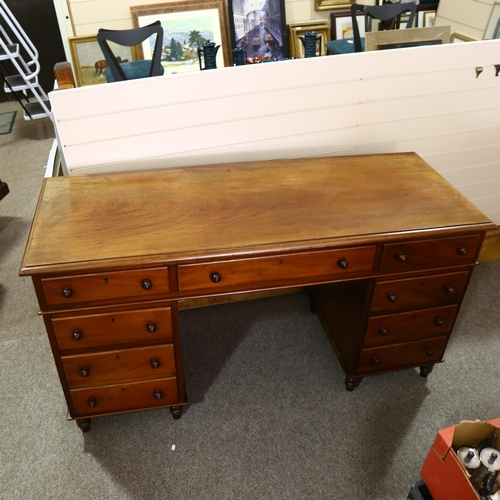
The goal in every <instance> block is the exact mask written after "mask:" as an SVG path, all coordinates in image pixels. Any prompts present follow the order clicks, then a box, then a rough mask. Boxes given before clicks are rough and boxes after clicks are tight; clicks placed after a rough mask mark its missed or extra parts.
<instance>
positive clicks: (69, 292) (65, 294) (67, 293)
mask: <svg viewBox="0 0 500 500" xmlns="http://www.w3.org/2000/svg"><path fill="white" fill-rule="evenodd" d="M61 295H62V296H63V297H64V298H65V299H69V298H70V297H71V296H72V295H73V290H72V289H71V288H70V287H69V286H65V287H64V288H63V289H62V291H61Z"/></svg>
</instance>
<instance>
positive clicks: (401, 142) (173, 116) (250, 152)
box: [50, 40, 500, 224]
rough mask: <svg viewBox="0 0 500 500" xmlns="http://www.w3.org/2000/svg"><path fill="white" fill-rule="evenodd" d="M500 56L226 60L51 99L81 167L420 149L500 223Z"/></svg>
mask: <svg viewBox="0 0 500 500" xmlns="http://www.w3.org/2000/svg"><path fill="white" fill-rule="evenodd" d="M496 64H500V41H497V40H495V41H485V42H476V43H462V44H448V45H442V46H427V47H417V48H408V49H403V50H401V49H399V50H385V51H377V52H366V53H359V54H349V55H341V56H329V57H318V58H310V59H301V60H292V61H282V62H273V63H264V64H258V65H249V66H242V67H231V68H222V69H217V70H209V71H202V72H196V73H188V74H184V75H172V76H169V77H156V78H149V79H142V80H134V81H128V82H118V83H112V84H107V85H97V86H93V87H83V88H79V89H70V90H64V91H56V92H53V93H52V94H51V95H50V98H51V102H52V109H53V112H54V117H55V119H56V128H57V135H58V138H59V141H60V146H61V151H62V156H63V160H64V162H65V165H66V168H67V172H68V173H69V174H71V175H73V174H92V173H97V172H114V171H123V170H131V169H142V168H160V167H161V168H165V167H178V166H186V165H197V164H210V163H220V162H233V161H247V160H266V159H273V158H295V157H308V156H324V155H354V154H364V153H386V152H401V151H415V152H416V153H418V154H419V155H420V156H422V157H423V158H424V159H425V160H426V161H427V162H428V163H429V164H431V165H432V166H433V167H434V168H435V169H436V170H437V171H438V172H440V173H441V174H442V175H443V176H444V177H445V178H446V179H448V180H449V181H450V182H451V183H452V184H453V185H455V186H456V187H457V188H458V189H459V190H460V191H461V192H462V193H463V194H464V195H465V196H466V197H468V198H469V199H470V200H471V201H472V202H474V203H475V204H476V205H477V206H478V207H479V208H480V209H481V210H483V211H484V212H485V213H486V214H487V215H489V216H490V217H491V218H492V219H493V220H494V221H495V222H496V223H497V224H499V223H500V76H496V73H497V70H496V68H495V65H496ZM480 68H481V69H480Z"/></svg>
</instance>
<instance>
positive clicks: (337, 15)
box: [330, 9, 365, 40]
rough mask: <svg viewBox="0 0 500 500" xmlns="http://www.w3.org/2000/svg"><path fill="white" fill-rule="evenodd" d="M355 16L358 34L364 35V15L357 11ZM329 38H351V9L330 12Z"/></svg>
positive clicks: (352, 35)
mask: <svg viewBox="0 0 500 500" xmlns="http://www.w3.org/2000/svg"><path fill="white" fill-rule="evenodd" d="M356 18H357V21H358V27H359V36H360V37H364V36H365V15H364V14H363V12H361V11H358V12H357V13H356ZM330 26H331V33H332V35H331V38H332V40H342V39H343V38H353V37H354V34H353V28H352V17H351V10H350V9H344V10H338V11H335V12H332V13H331V14H330Z"/></svg>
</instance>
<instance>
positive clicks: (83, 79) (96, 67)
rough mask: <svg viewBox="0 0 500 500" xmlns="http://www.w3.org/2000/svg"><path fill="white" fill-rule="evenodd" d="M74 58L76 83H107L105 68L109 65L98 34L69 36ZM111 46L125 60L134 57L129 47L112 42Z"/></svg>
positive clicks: (79, 85) (81, 85)
mask: <svg viewBox="0 0 500 500" xmlns="http://www.w3.org/2000/svg"><path fill="white" fill-rule="evenodd" d="M68 41H69V46H70V49H71V58H72V59H73V72H74V74H75V80H76V85H77V86H78V87H83V86H85V85H97V84H99V83H106V78H104V75H103V70H104V69H105V68H106V67H107V66H108V63H107V62H106V59H104V54H103V53H102V50H101V47H99V43H98V42H97V35H89V36H74V37H70V38H68ZM110 47H111V49H112V50H113V51H114V53H115V54H116V55H117V56H119V57H121V59H122V61H123V62H127V61H131V60H133V59H134V57H133V54H132V51H131V49H130V48H129V47H122V46H121V45H116V44H113V43H111V42H110Z"/></svg>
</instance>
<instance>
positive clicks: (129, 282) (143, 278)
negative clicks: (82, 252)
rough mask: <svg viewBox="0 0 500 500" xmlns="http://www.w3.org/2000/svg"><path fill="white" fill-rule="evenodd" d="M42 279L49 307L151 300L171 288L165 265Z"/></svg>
mask: <svg viewBox="0 0 500 500" xmlns="http://www.w3.org/2000/svg"><path fill="white" fill-rule="evenodd" d="M41 282H42V288H43V293H44V296H45V300H46V302H47V305H48V306H49V307H50V306H59V307H61V306H62V307H65V306H71V307H73V306H75V305H77V304H80V303H89V302H93V303H95V302H104V303H109V302H110V301H118V300H120V301H121V300H127V299H128V300H131V299H134V300H150V299H154V298H164V296H165V294H167V293H168V292H169V291H170V283H169V275H168V268H167V267H164V268H153V269H134V270H130V271H110V272H108V273H96V274H86V275H81V276H65V277H58V278H44V279H42V280H41Z"/></svg>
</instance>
